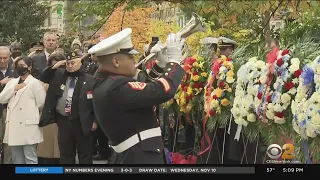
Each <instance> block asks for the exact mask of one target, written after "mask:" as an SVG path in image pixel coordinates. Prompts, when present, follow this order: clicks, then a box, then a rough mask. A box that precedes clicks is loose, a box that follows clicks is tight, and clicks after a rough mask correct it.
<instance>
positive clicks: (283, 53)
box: [281, 49, 290, 56]
mask: <svg viewBox="0 0 320 180" xmlns="http://www.w3.org/2000/svg"><path fill="white" fill-rule="evenodd" d="M289 52H290V51H289V50H288V49H285V50H283V51H282V53H281V55H282V56H284V55H286V54H289Z"/></svg>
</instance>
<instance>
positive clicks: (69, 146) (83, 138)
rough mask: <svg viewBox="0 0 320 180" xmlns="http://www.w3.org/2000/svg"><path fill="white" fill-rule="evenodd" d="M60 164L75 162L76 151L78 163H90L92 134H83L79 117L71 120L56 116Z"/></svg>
mask: <svg viewBox="0 0 320 180" xmlns="http://www.w3.org/2000/svg"><path fill="white" fill-rule="evenodd" d="M57 125H58V144H59V150H60V164H75V163H76V161H75V157H76V153H78V159H79V164H92V163H93V161H92V135H91V133H90V134H89V135H85V134H84V133H83V131H82V128H81V123H80V119H79V120H78V121H71V120H70V119H69V117H66V116H61V115H58V116H57Z"/></svg>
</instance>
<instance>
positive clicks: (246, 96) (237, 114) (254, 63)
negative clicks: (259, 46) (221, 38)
mask: <svg viewBox="0 0 320 180" xmlns="http://www.w3.org/2000/svg"><path fill="white" fill-rule="evenodd" d="M266 68H267V66H266V64H265V62H263V61H261V60H258V59H257V57H252V58H250V59H249V62H247V63H246V64H244V65H243V66H241V67H240V69H239V70H238V72H237V85H236V92H235V99H234V102H233V107H232V109H231V113H232V115H233V117H234V122H235V123H236V124H237V125H238V129H237V132H236V136H235V139H237V140H239V138H240V133H241V129H242V126H245V127H246V126H248V123H249V122H255V121H256V113H255V106H254V99H255V97H256V95H257V93H258V88H259V81H260V78H261V77H262V76H261V75H262V74H263V73H264V72H265V71H266Z"/></svg>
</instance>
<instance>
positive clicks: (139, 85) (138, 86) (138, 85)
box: [128, 82, 147, 91]
mask: <svg viewBox="0 0 320 180" xmlns="http://www.w3.org/2000/svg"><path fill="white" fill-rule="evenodd" d="M128 84H129V86H130V87H131V89H133V90H138V91H141V90H143V89H144V88H145V87H146V86H147V83H143V82H128Z"/></svg>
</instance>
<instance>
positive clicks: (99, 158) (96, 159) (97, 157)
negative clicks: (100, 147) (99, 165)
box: [92, 153, 108, 161]
mask: <svg viewBox="0 0 320 180" xmlns="http://www.w3.org/2000/svg"><path fill="white" fill-rule="evenodd" d="M92 159H93V160H95V161H102V160H108V157H103V156H101V155H100V154H99V153H98V154H97V155H95V156H93V157H92Z"/></svg>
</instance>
